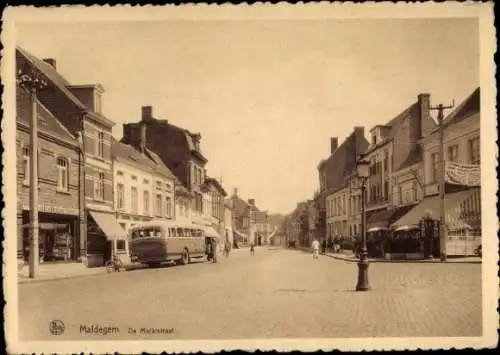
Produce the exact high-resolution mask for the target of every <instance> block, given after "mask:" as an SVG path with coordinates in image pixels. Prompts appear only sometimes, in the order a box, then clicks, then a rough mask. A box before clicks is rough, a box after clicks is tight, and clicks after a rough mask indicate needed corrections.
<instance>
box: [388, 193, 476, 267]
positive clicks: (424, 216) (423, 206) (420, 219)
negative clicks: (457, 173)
mask: <svg viewBox="0 0 500 355" xmlns="http://www.w3.org/2000/svg"><path fill="white" fill-rule="evenodd" d="M479 192H480V189H478V188H473V189H467V190H463V191H459V192H454V193H447V194H446V195H445V200H444V201H445V220H446V228H447V234H448V238H447V241H446V252H447V255H448V256H465V255H472V254H473V253H474V250H475V248H477V246H478V245H479V244H480V240H481V226H480V218H478V215H480V213H479V212H478V211H479V208H480V199H479ZM439 213H440V198H439V196H438V195H435V196H429V197H426V198H424V199H423V200H422V201H420V203H419V204H418V205H416V206H415V207H414V208H413V209H412V210H411V211H409V212H408V213H407V214H406V215H404V216H402V217H401V218H400V219H398V220H397V221H395V222H394V223H392V224H391V228H392V229H393V230H394V231H403V232H406V233H407V234H410V236H411V234H414V235H415V234H417V232H416V231H420V238H421V244H422V245H423V250H422V251H421V253H422V254H423V257H425V258H428V257H436V258H437V257H439V254H440V246H439V217H440V216H439ZM405 238H406V240H412V239H411V238H409V237H405ZM410 244H411V243H410ZM406 248H408V247H406Z"/></svg>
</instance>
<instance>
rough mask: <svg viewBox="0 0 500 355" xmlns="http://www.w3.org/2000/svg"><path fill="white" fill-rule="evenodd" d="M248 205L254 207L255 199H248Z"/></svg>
mask: <svg viewBox="0 0 500 355" xmlns="http://www.w3.org/2000/svg"><path fill="white" fill-rule="evenodd" d="M248 203H249V204H250V206H255V199H253V198H250V199H248Z"/></svg>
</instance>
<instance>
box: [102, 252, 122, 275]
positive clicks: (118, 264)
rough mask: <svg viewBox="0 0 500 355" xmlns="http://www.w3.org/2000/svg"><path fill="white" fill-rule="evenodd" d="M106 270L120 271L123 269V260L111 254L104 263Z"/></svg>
mask: <svg viewBox="0 0 500 355" xmlns="http://www.w3.org/2000/svg"><path fill="white" fill-rule="evenodd" d="M104 266H105V267H106V271H107V272H108V273H109V272H120V271H122V270H124V266H123V262H122V261H121V260H120V258H119V257H117V256H116V255H115V254H113V255H112V256H111V259H110V260H108V261H106V263H105V264H104Z"/></svg>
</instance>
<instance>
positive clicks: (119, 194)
mask: <svg viewBox="0 0 500 355" xmlns="http://www.w3.org/2000/svg"><path fill="white" fill-rule="evenodd" d="M116 208H117V209H119V210H122V209H124V208H125V190H124V187H123V184H117V185H116Z"/></svg>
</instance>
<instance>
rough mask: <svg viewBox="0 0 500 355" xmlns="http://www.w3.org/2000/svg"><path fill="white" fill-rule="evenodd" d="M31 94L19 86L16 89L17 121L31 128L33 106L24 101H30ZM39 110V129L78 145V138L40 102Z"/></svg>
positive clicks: (38, 103) (38, 102)
mask: <svg viewBox="0 0 500 355" xmlns="http://www.w3.org/2000/svg"><path fill="white" fill-rule="evenodd" d="M29 96H30V94H29V93H28V92H27V91H26V90H24V89H23V88H22V87H20V86H19V85H18V86H17V87H16V110H17V115H16V121H17V122H19V123H21V124H24V125H27V126H29V125H30V121H31V106H29V105H25V104H24V102H23V101H25V100H26V101H28V100H29ZM28 108H29V109H28ZM37 109H38V129H39V130H40V131H42V132H44V133H47V134H49V135H51V136H54V137H58V138H62V139H64V140H66V141H69V142H71V143H73V144H78V141H77V140H76V137H75V136H74V135H72V134H71V133H70V132H69V131H68V130H67V129H66V127H64V126H63V125H62V123H61V122H59V120H58V119H57V118H56V117H55V116H54V115H53V114H52V113H51V112H50V111H49V110H47V108H46V107H45V106H43V105H42V103H41V102H40V101H38V100H37Z"/></svg>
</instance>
